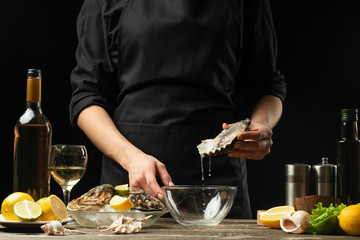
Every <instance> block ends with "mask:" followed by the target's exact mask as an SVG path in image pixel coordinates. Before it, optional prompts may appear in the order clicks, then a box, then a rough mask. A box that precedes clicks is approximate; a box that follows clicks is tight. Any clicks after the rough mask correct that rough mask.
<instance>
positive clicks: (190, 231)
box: [0, 218, 359, 240]
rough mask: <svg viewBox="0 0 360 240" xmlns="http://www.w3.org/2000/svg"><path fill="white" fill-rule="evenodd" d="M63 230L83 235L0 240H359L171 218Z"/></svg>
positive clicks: (3, 232) (0, 235) (1, 234)
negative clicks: (135, 226) (120, 230)
mask: <svg viewBox="0 0 360 240" xmlns="http://www.w3.org/2000/svg"><path fill="white" fill-rule="evenodd" d="M66 227H67V228H71V229H77V230H81V231H84V232H85V233H86V234H76V235H66V236H60V237H55V236H49V235H47V234H45V233H44V232H41V231H40V232H34V231H24V232H19V230H18V229H17V230H16V229H10V228H5V227H0V239H19V240H20V239H21V240H23V239H24V238H29V239H51V238H54V239H61V240H63V239H77V240H82V239H93V240H102V239H104V240H105V239H134V240H136V239H153V240H158V239H160V240H162V239H171V240H177V239H182V240H184V239H191V240H193V239H203V240H204V239H206V240H207V239H218V240H222V239H267V240H270V239H276V240H278V239H359V237H351V236H329V235H310V234H287V233H285V232H283V231H282V230H280V229H270V228H267V227H262V226H257V225H256V220H240V219H236V220H235V219H225V220H224V221H222V222H221V223H220V224H219V225H217V226H213V227H185V226H182V225H180V224H178V223H177V222H175V220H173V219H172V218H160V219H159V220H158V221H157V222H156V223H154V224H153V225H152V226H150V227H147V228H143V229H142V230H141V231H140V232H138V233H134V234H114V233H111V232H100V231H99V230H97V229H96V228H82V227H80V226H78V225H69V226H66Z"/></svg>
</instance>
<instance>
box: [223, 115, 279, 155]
mask: <svg viewBox="0 0 360 240" xmlns="http://www.w3.org/2000/svg"><path fill="white" fill-rule="evenodd" d="M231 125H232V124H226V123H224V124H223V129H227V128H229V127H230V126H231ZM271 137H272V130H271V129H270V128H269V127H268V126H266V125H265V124H262V123H258V122H252V123H251V125H250V129H249V131H245V132H243V133H241V134H239V135H238V136H237V141H236V142H235V144H234V147H233V148H232V149H231V150H230V151H229V152H228V156H229V157H234V158H245V159H252V160H261V159H263V158H264V157H265V156H266V155H267V154H269V153H270V148H271V146H272V145H273V141H272V139H271Z"/></svg>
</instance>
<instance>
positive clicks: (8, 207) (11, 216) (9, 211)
mask: <svg viewBox="0 0 360 240" xmlns="http://www.w3.org/2000/svg"><path fill="white" fill-rule="evenodd" d="M25 199H26V200H29V201H34V199H33V198H32V197H31V196H30V195H29V194H27V193H23V192H14V193H12V194H10V195H9V196H7V197H6V198H5V199H4V201H3V202H2V204H1V214H2V216H3V217H4V219H6V220H10V221H19V218H17V217H16V215H15V213H14V205H15V204H16V203H17V202H20V201H22V200H25Z"/></svg>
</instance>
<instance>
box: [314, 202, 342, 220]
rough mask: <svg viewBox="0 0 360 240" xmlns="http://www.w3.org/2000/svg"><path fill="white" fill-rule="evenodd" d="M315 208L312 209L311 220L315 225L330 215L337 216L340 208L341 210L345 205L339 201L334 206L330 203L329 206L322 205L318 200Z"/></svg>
mask: <svg viewBox="0 0 360 240" xmlns="http://www.w3.org/2000/svg"><path fill="white" fill-rule="evenodd" d="M315 206H316V207H317V208H316V209H313V210H312V214H311V222H312V224H314V225H316V224H318V223H320V222H322V221H324V220H326V219H328V218H330V217H332V216H339V215H340V212H341V210H343V209H344V208H345V207H346V205H345V204H343V203H340V204H339V205H336V206H334V205H333V204H332V203H331V204H330V206H329V207H323V206H322V203H321V202H319V203H317V204H316V205H315Z"/></svg>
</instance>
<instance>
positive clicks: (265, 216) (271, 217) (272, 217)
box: [260, 206, 295, 228]
mask: <svg viewBox="0 0 360 240" xmlns="http://www.w3.org/2000/svg"><path fill="white" fill-rule="evenodd" d="M292 212H295V208H294V207H292V206H278V207H273V208H270V209H269V210H267V211H265V212H262V213H260V221H261V222H262V223H263V224H264V225H265V226H268V227H270V228H280V219H281V218H283V217H285V216H286V215H288V214H289V213H292Z"/></svg>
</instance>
